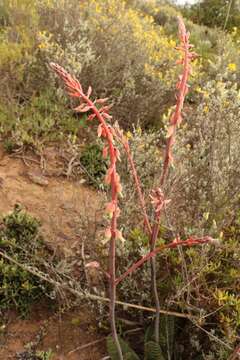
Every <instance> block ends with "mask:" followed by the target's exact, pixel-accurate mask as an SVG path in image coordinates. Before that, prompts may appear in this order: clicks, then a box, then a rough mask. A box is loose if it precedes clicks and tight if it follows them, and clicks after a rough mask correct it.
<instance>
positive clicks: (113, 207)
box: [50, 63, 123, 360]
mask: <svg viewBox="0 0 240 360" xmlns="http://www.w3.org/2000/svg"><path fill="white" fill-rule="evenodd" d="M50 66H51V68H52V69H53V70H54V71H55V72H56V73H57V75H58V76H59V77H60V78H61V79H62V80H63V82H64V84H65V86H66V89H67V92H68V94H69V95H70V96H71V97H76V98H79V99H80V101H81V103H80V105H79V106H78V107H76V108H75V111H76V112H80V113H86V112H89V111H91V114H90V115H89V116H88V120H89V121H92V120H93V119H94V118H96V119H97V120H98V121H99V126H98V137H102V138H104V139H105V141H106V143H107V146H105V147H104V149H103V156H104V157H107V155H108V153H109V158H110V166H109V168H108V170H107V174H106V177H105V183H106V184H109V185H111V202H109V203H108V204H107V206H106V212H107V213H108V215H109V217H110V218H111V224H110V226H109V227H108V228H107V229H106V232H105V236H106V238H107V239H109V240H110V245H109V295H110V306H109V312H110V323H111V331H112V336H113V339H114V341H115V344H116V347H117V351H118V355H119V359H120V360H123V355H122V350H121V346H120V343H119V340H118V335H117V331H116V321H115V302H116V239H118V238H121V232H120V231H119V230H118V229H117V218H118V216H119V215H120V209H119V207H118V194H119V193H121V191H122V187H121V183H120V177H119V174H118V173H117V170H116V163H117V161H118V160H119V157H120V154H119V151H118V149H117V148H116V147H115V145H114V140H113V135H114V129H113V128H112V126H111V125H110V124H109V123H107V120H110V119H111V116H110V115H109V114H108V110H109V109H110V106H106V105H104V104H105V102H106V101H107V99H97V100H95V101H92V100H90V95H91V93H92V88H91V87H89V88H88V91H87V94H85V93H84V92H83V89H82V86H81V84H80V83H79V81H78V80H76V79H74V78H73V77H72V76H71V75H70V74H69V73H68V72H67V71H65V70H64V69H63V68H62V67H61V66H59V65H57V64H55V63H51V64H50ZM96 104H101V105H102V107H101V108H100V109H98V108H97V107H96Z"/></svg>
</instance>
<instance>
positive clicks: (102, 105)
mask: <svg viewBox="0 0 240 360" xmlns="http://www.w3.org/2000/svg"><path fill="white" fill-rule="evenodd" d="M178 20H179V38H180V46H179V47H177V50H179V51H180V52H181V53H182V58H181V59H180V60H179V62H178V63H179V64H182V65H183V74H182V75H181V76H180V79H179V82H178V84H177V90H178V93H177V103H176V107H175V110H174V112H173V114H172V116H171V119H170V126H169V129H168V134H167V145H166V151H165V156H164V162H163V170H162V175H161V178H160V181H159V187H158V188H156V189H153V190H152V191H151V194H150V199H151V203H152V205H153V209H154V217H153V221H152V223H151V222H150V218H149V216H148V212H147V207H146V203H145V199H144V195H143V190H142V185H141V182H140V180H139V177H138V174H137V171H136V167H135V164H134V160H133V157H132V154H131V150H130V146H129V143H128V140H127V138H126V137H125V136H124V134H123V131H122V130H121V129H120V128H119V126H118V124H117V123H115V124H111V121H112V117H111V116H110V115H109V109H110V108H111V106H109V105H106V103H107V98H105V99H96V100H94V101H93V100H91V99H90V96H91V94H92V88H91V87H89V88H88V91H87V93H85V92H84V91H83V89H82V86H81V84H80V83H79V81H78V80H76V79H75V78H74V77H72V76H71V75H70V74H69V73H68V72H67V71H65V70H64V69H63V68H62V67H61V66H59V65H57V64H55V63H51V64H50V66H51V68H52V69H53V70H54V71H55V72H56V73H57V74H58V75H59V77H60V78H61V79H62V80H63V82H64V84H65V86H66V89H67V91H68V94H69V95H70V96H71V97H75V98H78V99H79V100H80V104H79V106H77V107H76V108H75V109H74V110H75V111H76V112H81V113H88V114H89V115H88V120H89V121H92V120H94V119H96V120H97V121H98V123H99V125H98V130H97V134H98V137H101V138H103V139H104V140H105V147H104V149H103V157H104V158H107V157H109V160H110V161H109V168H108V170H107V173H106V177H105V183H106V184H108V185H110V187H111V200H110V202H109V203H108V204H107V205H106V213H107V214H108V216H109V218H110V219H111V221H110V224H109V226H108V227H107V228H106V231H105V236H106V238H107V239H108V240H109V241H110V245H109V270H108V272H107V273H106V276H107V278H108V281H109V295H110V306H109V313H110V324H111V331H112V336H113V339H114V342H115V344H116V348H117V353H118V356H119V359H121V360H122V359H123V354H122V349H121V346H120V343H119V339H118V335H117V331H116V321H115V302H116V287H117V285H118V284H119V283H120V282H121V281H123V280H124V279H125V278H126V276H128V275H130V274H132V273H133V272H134V271H135V270H137V269H138V268H139V267H140V266H142V264H144V263H145V262H146V261H148V260H150V261H151V271H152V288H153V295H154V299H155V304H156V322H155V341H156V342H159V313H160V303H159V298H158V291H157V283H156V262H155V261H156V260H155V258H156V254H157V253H159V252H161V251H163V250H164V249H171V248H177V247H179V246H188V247H191V246H193V245H199V244H204V243H209V242H211V243H213V242H214V239H212V238H211V237H209V236H205V237H201V238H198V237H196V238H193V237H190V238H188V239H187V240H184V241H183V240H181V239H180V238H179V237H176V238H175V239H174V240H173V241H172V242H170V243H169V244H166V245H162V246H160V247H156V240H157V238H158V233H159V223H160V218H161V213H162V210H163V209H165V207H166V206H167V204H168V203H169V201H170V200H169V199H166V198H165V195H164V192H163V188H164V185H165V182H166V179H167V175H168V171H169V167H170V164H171V162H172V160H173V156H172V147H173V144H174V139H175V133H176V130H177V127H178V126H179V125H180V123H181V121H182V116H181V111H182V108H183V104H184V98H185V95H186V94H187V90H188V84H187V81H188V78H189V75H190V71H191V67H190V63H191V61H192V59H194V58H195V56H196V54H195V53H193V52H191V48H192V45H191V44H190V43H189V33H187V32H186V29H185V26H184V23H183V21H182V19H181V18H179V19H178ZM118 143H121V144H122V145H123V148H124V150H125V152H126V154H127V158H128V162H129V165H130V168H131V170H132V175H133V178H134V181H135V185H136V189H137V193H138V196H139V202H140V206H141V209H142V213H143V217H144V224H145V229H146V231H147V233H148V236H149V248H150V251H149V252H148V253H147V254H146V255H145V256H143V257H142V258H141V259H140V260H138V261H137V262H136V263H134V264H133V265H131V266H130V267H129V269H128V270H127V271H125V272H124V273H123V274H122V275H120V276H119V277H116V241H117V240H118V239H121V238H122V234H121V231H120V230H119V229H118V217H119V215H120V209H119V206H118V198H119V196H121V193H122V185H121V182H120V177H119V174H118V172H117V162H118V161H119V160H120V152H119V149H118V147H117V144H118ZM92 265H93V266H96V263H95V262H94V263H93V264H92ZM88 266H91V264H88Z"/></svg>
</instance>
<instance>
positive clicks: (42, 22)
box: [0, 0, 240, 360]
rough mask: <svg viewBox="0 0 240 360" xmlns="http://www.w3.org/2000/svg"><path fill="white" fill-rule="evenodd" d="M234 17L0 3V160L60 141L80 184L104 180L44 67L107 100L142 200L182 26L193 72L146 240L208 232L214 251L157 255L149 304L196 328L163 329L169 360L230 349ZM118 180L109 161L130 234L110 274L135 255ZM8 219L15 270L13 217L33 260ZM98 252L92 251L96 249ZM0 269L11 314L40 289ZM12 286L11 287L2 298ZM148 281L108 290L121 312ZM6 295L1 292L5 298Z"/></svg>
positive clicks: (138, 244)
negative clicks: (118, 299)
mask: <svg viewBox="0 0 240 360" xmlns="http://www.w3.org/2000/svg"><path fill="white" fill-rule="evenodd" d="M239 6H240V5H239V1H237V0H233V1H223V0H203V1H201V2H200V3H197V4H196V5H194V6H191V7H190V6H185V7H177V6H176V5H174V4H173V3H171V2H167V1H158V0H149V1H147V2H146V1H141V0H127V1H123V0H105V1H100V0H89V1H87V0H83V1H78V0H68V1H64V0H34V1H30V0H0V136H1V140H2V142H3V144H4V146H5V149H6V150H7V151H9V152H14V151H16V150H17V151H28V150H29V149H31V150H33V151H35V152H36V153H38V154H42V153H43V149H44V147H45V146H46V145H47V144H49V143H53V144H57V143H58V144H61V146H62V147H63V148H65V147H68V151H70V152H72V154H74V156H76V159H78V161H79V163H80V164H81V165H82V167H83V168H84V169H85V170H87V174H88V175H89V174H90V178H89V176H88V175H86V176H88V180H89V183H90V184H94V185H95V186H96V184H97V185H98V187H99V185H100V187H101V188H102V189H104V187H103V186H101V184H102V179H103V174H104V173H105V169H106V162H105V161H103V160H102V159H101V156H100V154H101V149H102V144H101V142H100V141H98V142H92V143H91V144H90V145H89V144H88V145H86V146H85V145H84V144H85V142H86V143H89V142H90V141H92V138H91V136H90V135H89V133H88V131H87V130H86V115H76V114H74V112H73V111H72V108H73V107H74V101H73V100H71V101H70V100H68V99H66V97H65V95H64V93H63V90H61V89H60V90H59V87H58V86H56V78H55V77H54V76H53V74H52V72H51V71H50V69H49V66H48V64H49V62H50V61H56V62H58V63H59V64H61V65H62V66H64V67H65V68H66V69H67V70H69V71H70V72H72V73H74V75H75V76H76V77H77V78H79V79H81V83H82V85H83V87H84V88H85V89H86V88H87V87H88V86H89V85H91V86H92V88H93V89H94V95H95V96H96V97H98V98H105V97H109V98H110V100H111V101H112V103H113V108H112V110H111V111H112V115H113V117H114V118H115V119H116V120H118V121H119V123H120V124H121V126H122V127H123V128H124V130H125V132H126V135H127V137H128V138H129V141H130V144H131V145H132V148H133V154H134V156H135V160H136V165H137V168H138V169H139V173H140V177H141V180H142V181H143V183H144V185H145V187H146V192H148V190H150V186H152V182H153V181H154V182H156V183H157V180H158V176H159V171H160V167H161V162H162V152H163V148H164V142H165V136H166V126H167V122H168V120H169V114H170V112H171V109H172V106H173V104H174V103H175V98H174V94H175V82H176V79H177V77H178V75H179V74H178V71H179V70H178V68H177V66H176V60H177V54H176V51H175V49H174V48H175V46H176V40H177V23H176V17H177V15H178V14H180V13H182V14H183V15H184V16H185V17H186V26H187V28H188V30H189V31H190V33H191V42H192V43H193V44H194V45H195V51H196V52H197V53H198V55H199V56H198V58H197V59H196V60H195V61H194V63H193V69H192V76H191V79H190V84H189V85H190V91H189V93H188V95H187V102H186V107H185V114H184V121H183V126H182V128H181V129H180V130H179V133H178V137H177V141H176V145H175V164H176V167H175V168H174V169H172V170H171V173H170V181H169V186H168V189H167V196H168V197H170V198H171V199H172V202H171V204H170V206H169V211H168V213H167V214H165V219H164V225H163V227H162V229H161V238H159V239H158V242H159V243H164V242H167V241H168V240H169V239H170V238H172V236H173V235H174V232H173V230H172V229H173V228H174V229H177V232H178V233H179V234H181V236H183V237H186V236H187V235H189V234H190V235H191V234H192V233H196V231H197V232H198V233H199V232H200V233H203V234H205V233H208V234H209V235H212V236H213V237H217V238H220V239H221V243H222V245H221V246H220V247H219V248H217V249H215V250H214V249H212V248H198V249H189V250H186V251H184V252H179V253H178V252H175V253H172V252H170V251H169V252H166V253H164V255H159V256H158V262H157V263H158V267H159V269H158V286H159V293H160V294H161V301H162V306H163V307H165V308H169V307H170V306H171V309H176V310H178V311H185V312H190V313H191V314H194V315H196V317H197V318H198V322H197V326H195V325H196V324H195V325H192V324H190V325H189V322H187V321H182V322H180V323H177V324H176V325H175V330H176V332H177V333H178V334H179V335H178V341H176V348H175V354H180V355H178V356H179V357H176V356H177V355H175V357H174V359H196V360H197V359H207V360H211V359H227V358H228V356H229V355H230V353H231V351H232V350H231V348H234V347H235V346H236V344H237V342H239V327H240V298H239V293H240V280H239V279H240V251H239V234H240V211H239V202H240V198H239V190H240V160H239V159H240V145H239V128H240V123H239V121H240V32H239V28H240V8H239ZM56 89H57V90H56ZM92 126H93V127H94V126H95V125H94V124H93V125H92ZM83 137H84V138H85V140H86V138H87V141H85V142H83ZM66 139H68V141H67V142H66ZM82 144H83V145H84V146H81V145H82ZM76 153H77V155H76ZM128 170H129V169H128V166H127V163H126V161H125V160H124V159H123V160H122V163H121V170H120V172H121V178H122V182H123V184H124V200H123V201H122V204H121V207H122V208H123V211H122V214H123V215H122V217H121V226H122V231H123V234H124V233H126V234H130V236H129V238H128V239H127V240H128V241H126V242H124V243H123V244H121V245H119V248H118V262H119V268H121V269H125V268H127V266H128V264H129V262H130V261H131V262H132V261H133V260H134V259H137V258H138V257H139V256H141V255H143V254H144V253H145V252H146V251H147V250H146V247H147V243H146V239H145V237H144V234H143V232H142V228H141V227H140V226H139V224H138V213H139V209H137V208H136V207H135V206H134V204H135V202H134V199H135V196H136V194H135V193H134V191H133V185H132V184H131V183H129V180H128V177H127V176H126V173H127V171H128ZM93 179H95V182H94V180H93ZM21 214H22V213H21V212H18V211H16V212H15V213H13V214H12V215H10V216H9V217H7V218H5V220H4V224H5V225H4V229H3V230H1V239H0V248H1V249H5V250H6V247H7V249H8V250H9V251H10V253H11V254H12V255H14V257H16V259H20V258H21V261H25V255H24V254H23V253H22V252H21V251H20V252H19V251H17V250H15V247H16V246H19V245H20V243H21V241H23V238H22V237H19V236H18V235H19V233H16V227H15V226H14V230H12V229H11V222H12V221H13V220H14V221H16V223H17V224H19V221H20V220H21V226H24V227H25V228H26V232H24V235H23V236H24V241H25V240H26V239H27V241H32V239H33V238H34V241H36V248H32V249H31V251H34V252H36V254H38V252H39V251H44V250H43V248H41V246H40V242H39V241H38V240H39V238H38V237H37V239H36V231H37V227H38V225H37V222H36V220H34V219H31V218H28V217H25V215H21ZM22 216H23V218H22ZM22 224H23V225H22ZM19 226H20V225H19ZM12 231H14V233H13V232H12ZM86 231H87V230H86ZM21 236H22V235H21ZM18 242H20V243H18ZM13 245H14V248H13V247H12V246H13ZM20 246H21V245H20ZM99 247H100V251H101V252H102V254H104V245H102V246H99ZM123 252H124V254H125V255H124V256H122V254H123ZM126 254H127V255H126ZM34 256H35V255H34ZM47 256H48V255H46V257H47ZM0 269H1V274H0V286H1V289H2V290H1V293H0V307H1V308H5V307H6V306H10V305H11V306H12V305H13V303H14V305H15V306H17V307H20V308H21V309H22V310H24V311H25V310H26V306H25V305H26V304H27V303H28V302H31V301H32V300H34V299H36V298H37V297H38V296H39V294H40V293H42V292H44V291H45V289H44V286H43V284H42V283H41V284H36V279H35V278H34V277H32V276H29V275H27V274H26V273H25V272H21V271H19V272H18V271H17V270H16V269H15V267H11V266H10V265H9V264H8V263H7V262H5V261H3V260H2V259H0ZM16 279H17V281H16ZM13 283H14V286H17V284H18V285H19V287H18V288H16V289H13V288H12V287H11V286H12V285H11V284H13ZM148 284H149V269H148V268H147V267H146V268H145V269H144V271H142V272H141V274H140V273H137V274H136V276H135V277H131V278H128V279H127V280H126V281H125V282H124V283H123V284H122V285H121V290H120V291H121V293H122V295H123V297H124V298H125V300H126V301H132V302H136V303H141V304H145V305H150V299H148V297H146V296H145V294H146V293H148V291H146V292H145V288H146V290H147V287H148V286H149V285H148ZM10 285H11V286H10ZM10 287H11V291H13V290H14V291H15V293H14V296H12V295H11V297H10V296H9V293H8V292H9V291H10V290H9V289H10ZM139 288H140V289H141V291H139ZM26 291H27V293H28V294H27V298H26V297H25V292H26ZM47 291H49V289H48V290H47V289H46V292H47ZM10 298H11V301H10ZM22 299H24V303H22ZM25 299H26V301H25ZM129 316H130V317H131V316H133V317H134V316H135V315H133V314H131V313H130V314H129ZM148 320H149V322H150V320H151V319H148ZM199 327H203V328H204V329H205V330H206V331H207V332H208V336H206V334H205V335H204V336H203V335H202V333H201V332H199ZM214 337H217V338H218V339H219V340H220V342H216V341H215V340H214ZM182 344H183V345H185V346H186V348H187V350H183V349H182V347H181V346H182ZM186 344H187V345H186Z"/></svg>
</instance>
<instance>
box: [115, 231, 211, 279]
mask: <svg viewBox="0 0 240 360" xmlns="http://www.w3.org/2000/svg"><path fill="white" fill-rule="evenodd" d="M213 241H214V239H212V238H211V237H209V236H205V237H203V238H196V239H193V238H189V239H187V240H182V241H179V240H178V241H172V242H171V243H169V244H166V245H162V246H159V247H157V248H155V249H154V250H153V251H150V252H149V253H147V254H146V255H144V256H143V257H142V258H141V259H140V260H138V261H137V262H136V263H134V264H133V265H132V266H131V267H130V268H128V270H127V271H125V273H123V274H122V275H120V276H119V277H118V278H117V279H116V285H118V284H119V283H120V282H121V281H122V280H124V279H125V278H126V277H127V276H128V275H130V274H132V273H133V272H134V271H135V270H137V269H138V268H139V267H140V266H142V264H144V263H145V262H146V261H148V260H149V259H151V258H153V257H154V256H156V255H157V254H158V253H159V252H161V251H163V250H165V249H174V248H176V247H178V246H187V247H191V246H193V245H201V244H205V243H212V242H213Z"/></svg>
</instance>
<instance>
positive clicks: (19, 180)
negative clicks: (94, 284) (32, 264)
mask: <svg viewBox="0 0 240 360" xmlns="http://www.w3.org/2000/svg"><path fill="white" fill-rule="evenodd" d="M50 155H51V154H50ZM53 157H54V156H53ZM49 158H51V156H49ZM28 164H31V166H27V165H26V164H25V163H24V162H23V160H22V159H16V158H14V157H10V156H9V155H7V154H6V153H4V151H3V150H2V149H1V148H0V214H6V212H8V211H11V210H12V209H13V207H14V205H15V204H16V203H19V204H21V205H22V206H23V207H24V208H25V209H26V210H27V211H28V212H29V213H30V214H32V215H34V216H36V217H37V218H38V219H40V221H41V222H42V232H43V235H44V238H45V240H46V241H47V242H48V243H49V244H50V245H51V246H53V247H57V248H59V249H61V252H62V253H65V252H66V253H67V252H68V251H70V249H71V247H72V245H73V244H75V243H76V242H81V238H80V237H79V235H77V234H78V230H79V221H80V222H81V221H83V220H84V221H85V222H86V221H87V222H89V223H91V221H92V220H93V218H94V216H95V213H94V212H93V211H92V210H91V209H93V208H95V207H97V206H98V207H99V206H100V205H99V204H100V197H99V196H98V194H97V193H96V192H95V191H94V190H92V189H89V188H88V187H86V186H85V185H82V184H80V182H79V181H70V180H68V179H66V178H63V177H54V176H51V177H50V176H45V177H43V175H42V173H41V171H40V168H39V166H38V165H37V164H35V163H34V162H30V163H29V162H28ZM88 246H89V245H88ZM52 316H53V313H51V314H50V313H49V310H46V309H43V308H40V309H34V311H33V312H32V314H31V315H30V317H29V319H27V320H21V319H19V318H18V317H17V315H16V314H13V313H11V314H10V316H9V321H8V324H7V326H6V329H5V330H4V331H2V332H1V329H0V360H5V359H6V360H7V359H15V358H16V352H22V351H24V350H25V346H26V345H27V344H28V343H29V342H31V341H34V339H35V338H36V336H37V334H38V333H39V331H40V327H41V325H43V324H44V323H45V321H46V320H47V319H48V318H50V321H49V324H48V325H47V327H46V328H47V332H46V334H45V335H44V337H43V340H42V342H41V343H40V344H39V347H38V348H39V349H44V350H48V349H52V351H53V352H54V354H55V355H54V356H53V358H51V360H57V359H59V360H63V359H67V360H77V359H79V360H85V359H88V360H99V359H101V358H102V357H103V356H104V351H105V350H104V351H103V349H104V342H102V343H101V342H100V343H99V344H97V345H92V346H91V347H89V348H87V349H85V350H81V351H75V352H72V353H69V352H71V351H72V350H74V349H76V348H77V347H79V346H81V345H83V344H87V343H89V342H93V341H95V340H97V339H99V336H97V334H96V332H97V330H96V322H95V320H94V315H93V314H92V313H91V310H89V309H88V308H86V306H85V307H81V308H80V309H77V310H74V311H71V312H69V313H66V314H64V315H62V318H61V319H59V318H54V317H52ZM51 317H52V318H51ZM74 319H75V320H74ZM76 319H77V321H76ZM73 323H74V324H75V325H74V324H73ZM76 323H77V325H76ZM0 325H1V323H0Z"/></svg>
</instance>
